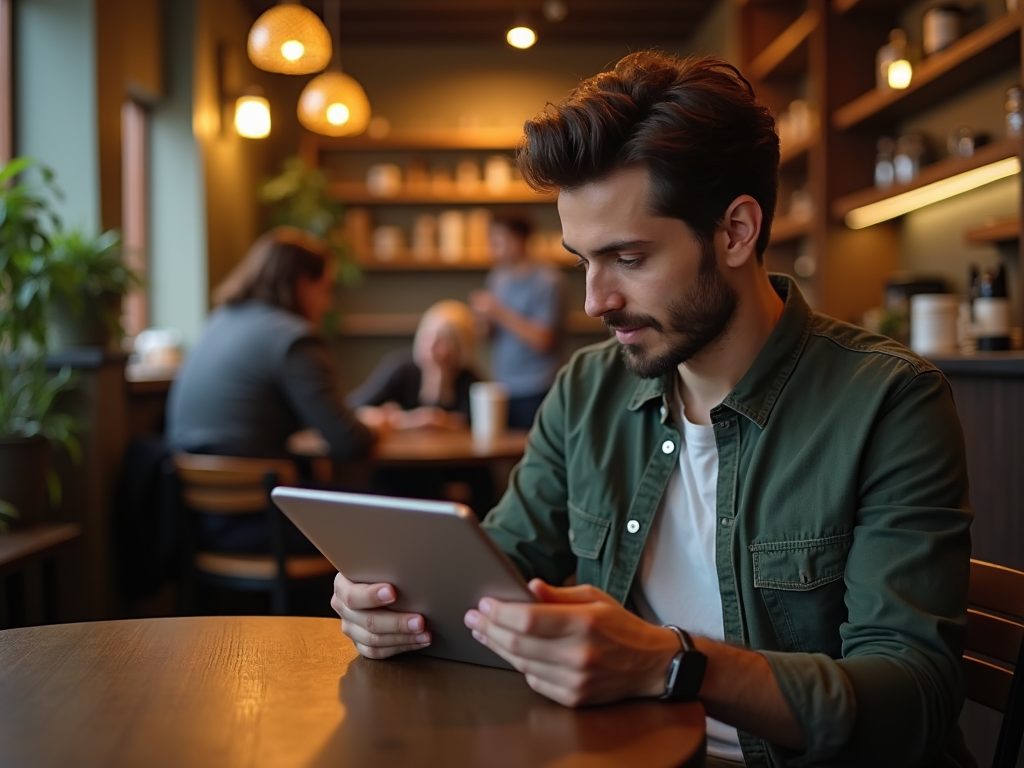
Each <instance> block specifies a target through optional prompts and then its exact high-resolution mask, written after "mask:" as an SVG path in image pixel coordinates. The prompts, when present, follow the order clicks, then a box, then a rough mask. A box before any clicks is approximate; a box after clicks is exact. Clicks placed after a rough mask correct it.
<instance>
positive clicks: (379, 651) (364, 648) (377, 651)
mask: <svg viewBox="0 0 1024 768" xmlns="http://www.w3.org/2000/svg"><path fill="white" fill-rule="evenodd" d="M428 645H430V643H420V644H407V645H392V646H386V647H385V646H376V645H363V644H362V643H356V644H355V646H356V652H358V653H359V655H360V656H362V657H364V658H367V659H390V658H391V657H392V656H397V655H398V654H400V653H408V652H409V651H418V650H420V649H421V648H426V647H427V646H428Z"/></svg>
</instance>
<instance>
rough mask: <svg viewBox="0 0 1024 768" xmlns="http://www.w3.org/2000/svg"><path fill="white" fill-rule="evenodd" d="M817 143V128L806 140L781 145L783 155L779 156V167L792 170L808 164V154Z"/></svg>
mask: <svg viewBox="0 0 1024 768" xmlns="http://www.w3.org/2000/svg"><path fill="white" fill-rule="evenodd" d="M817 145H818V131H817V130H812V131H811V135H810V136H809V137H808V138H807V139H805V140H804V141H794V142H790V143H789V144H783V145H782V147H781V150H782V151H781V156H780V157H779V168H780V169H786V170H790V169H799V168H800V167H803V166H806V165H807V157H808V155H809V154H810V153H811V150H812V149H813V148H814V147H816V146H817Z"/></svg>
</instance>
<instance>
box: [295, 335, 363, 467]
mask: <svg viewBox="0 0 1024 768" xmlns="http://www.w3.org/2000/svg"><path fill="white" fill-rule="evenodd" d="M281 389H282V391H283V393H284V397H285V399H286V400H287V401H288V405H289V406H290V407H291V408H292V410H293V411H294V412H295V413H296V415H297V416H298V418H299V421H300V422H301V423H302V425H303V427H314V428H316V429H317V430H319V432H320V434H322V435H323V436H324V439H325V440H326V441H327V443H328V444H329V445H330V446H331V456H333V457H334V458H336V459H343V460H344V459H355V458H359V457H362V456H364V455H366V453H368V452H369V450H370V447H371V446H372V445H373V442H374V434H373V432H371V431H370V429H369V428H368V427H367V426H366V425H365V424H363V423H362V422H361V421H359V419H357V418H356V416H355V414H354V413H353V412H352V411H351V410H350V409H349V408H348V407H347V406H346V405H345V403H344V401H343V400H342V398H341V394H340V393H339V391H338V388H337V384H336V381H335V376H334V369H333V366H332V364H331V357H330V351H329V350H328V349H327V345H326V344H325V343H324V341H323V340H322V339H319V338H315V337H308V336H307V337H305V338H302V339H299V340H298V341H296V342H295V343H293V344H292V345H291V346H290V347H289V349H288V352H287V354H286V356H285V365H284V369H283V371H282V373H281Z"/></svg>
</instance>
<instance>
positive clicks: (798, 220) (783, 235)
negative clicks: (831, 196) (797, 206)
mask: <svg viewBox="0 0 1024 768" xmlns="http://www.w3.org/2000/svg"><path fill="white" fill-rule="evenodd" d="M813 226H814V217H813V216H780V217H779V218H777V219H776V220H775V221H773V222H772V237H771V240H769V241H768V244H769V245H781V244H782V243H788V242H790V241H792V240H799V239H800V238H801V237H806V236H807V235H809V234H810V233H811V228H812V227H813Z"/></svg>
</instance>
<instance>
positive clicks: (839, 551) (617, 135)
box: [332, 53, 974, 766]
mask: <svg viewBox="0 0 1024 768" xmlns="http://www.w3.org/2000/svg"><path fill="white" fill-rule="evenodd" d="M778 164H779V142H778V137H777V135H776V133H775V125H774V120H773V119H772V116H771V114H770V112H769V111H768V110H767V109H766V108H765V107H763V106H761V105H760V104H759V103H758V102H757V101H756V99H755V96H754V94H753V91H752V89H751V87H750V85H749V84H748V83H747V81H746V80H744V79H743V78H742V77H741V76H740V74H739V73H738V72H737V71H736V70H735V69H734V68H733V67H732V66H731V65H729V64H726V63H725V62H722V61H718V60H713V59H691V60H685V61H682V60H677V59H673V58H669V57H665V56H662V55H659V54H654V53H636V54H631V55H630V56H627V57H626V58H624V59H623V60H621V61H620V62H619V63H618V64H617V65H616V66H615V68H614V69H613V70H612V71H610V72H605V73H602V74H600V75H597V76H595V77H593V78H591V79H589V80H587V81H585V82H584V83H582V84H581V85H580V86H579V87H578V88H577V89H576V90H575V91H574V92H573V93H572V94H571V95H570V96H569V97H568V98H567V99H566V100H565V101H564V102H563V103H561V104H560V105H559V106H557V107H552V108H549V109H548V110H546V111H544V112H542V113H541V114H540V115H538V116H537V117H536V118H534V119H533V120H531V121H529V122H527V124H526V140H525V145H524V147H523V149H522V152H521V154H520V165H521V168H522V170H523V174H524V176H525V178H526V179H528V180H529V182H530V183H531V184H532V185H533V186H534V187H535V188H538V189H555V190H557V191H558V193H559V198H558V209H559V214H560V216H561V219H562V228H563V235H564V239H565V244H566V246H567V247H568V248H569V249H570V250H571V251H573V252H575V253H576V254H577V255H578V256H579V257H580V262H581V264H582V265H583V267H584V268H585V269H586V272H587V299H586V311H587V313H588V314H590V315H592V316H594V317H601V318H602V319H603V320H604V321H605V323H606V324H607V325H608V327H609V328H611V329H612V330H613V331H614V333H615V336H616V338H615V339H613V340H609V341H608V342H606V343H603V344H598V345H595V346H592V347H589V348H587V349H584V350H581V351H580V352H578V353H577V354H576V355H575V356H574V357H573V359H572V360H571V361H570V362H569V364H568V365H567V366H566V367H565V368H564V369H563V370H562V372H561V373H560V375H559V378H558V380H557V382H556V383H555V386H554V388H553V389H552V391H551V394H550V395H549V396H548V398H547V399H546V400H545V401H544V406H543V407H542V409H541V411H540V413H539V414H538V417H537V424H536V426H535V427H534V429H533V431H532V432H531V436H530V443H529V447H528V449H527V451H526V455H525V456H524V458H523V460H522V462H521V463H520V464H519V466H518V467H517V469H516V470H515V472H514V473H513V475H512V477H511V479H510V481H509V488H508V491H507V492H506V494H505V496H504V497H503V498H502V500H501V501H500V502H499V504H498V506H497V507H496V508H495V509H494V510H492V511H491V513H490V515H489V516H488V518H487V520H486V522H485V524H484V525H485V527H486V529H487V530H488V532H489V533H490V535H491V536H492V537H493V539H494V541H495V542H496V543H497V544H498V545H499V546H500V547H501V548H502V549H503V550H504V551H505V552H506V553H507V554H508V555H509V556H510V557H511V558H512V560H513V561H514V562H515V563H516V565H517V566H518V567H519V569H520V570H521V571H522V573H523V574H524V575H525V576H527V577H529V578H532V579H533V581H531V590H532V591H533V593H534V594H535V595H536V597H537V598H538V602H537V603H535V604H523V603H518V604H516V603H505V602H502V601H499V600H495V599H490V598H487V599H484V600H483V601H482V602H481V604H480V605H479V606H478V608H477V609H474V610H471V611H469V612H468V613H467V614H466V624H467V625H468V626H469V627H470V628H472V631H473V632H474V635H475V636H476V638H477V639H478V640H479V641H480V642H482V643H484V644H485V645H487V646H488V647H489V648H492V649H493V650H495V651H496V652H497V653H499V654H500V655H501V656H503V657H504V658H506V659H508V660H509V661H510V662H511V663H512V664H513V665H514V666H515V667H516V668H517V669H519V670H520V671H521V672H523V673H524V674H525V676H526V680H527V682H528V683H529V685H530V686H531V687H533V688H534V689H535V690H537V691H539V692H540V693H542V694H544V695H546V696H548V697H550V698H552V699H554V700H556V701H559V702H562V703H563V704H566V705H568V706H579V705H584V704H591V703H600V702H608V701H616V700H620V699H626V698H631V697H638V696H647V697H663V698H668V699H675V698H684V699H685V698H696V699H699V700H700V701H701V702H702V703H703V705H704V707H705V709H706V711H707V714H708V716H709V720H708V753H709V759H708V762H709V765H728V764H730V762H732V763H746V764H747V765H758V766H765V765H771V766H817V765H836V766H838V765H844V766H869V765H889V766H965V765H972V764H974V761H973V759H972V758H971V757H970V755H969V754H968V753H967V751H966V749H965V748H964V746H963V741H962V739H961V738H960V732H959V728H958V726H957V724H956V723H957V717H958V715H959V713H960V707H961V703H962V696H963V690H962V683H961V676H960V668H959V663H960V656H961V652H962V647H963V640H964V631H965V620H966V603H967V582H968V572H969V558H970V548H971V543H970V534H969V526H970V523H971V518H972V515H971V512H970V509H969V506H968V501H967V473H966V468H965V460H964V446H963V438H962V434H961V429H960V424H959V422H958V420H957V415H956V411H955V409H954V406H953V401H952V397H951V394H950V390H949V386H948V384H947V382H946V381H945V380H944V378H943V377H942V375H941V374H940V373H939V371H938V370H937V369H936V368H935V367H934V366H932V365H930V364H929V363H928V362H927V361H925V360H923V359H922V358H920V357H918V356H917V355H914V354H913V353H911V352H909V351H908V350H906V349H904V348H903V347H901V346H899V345H898V344H896V343H894V342H892V341H890V340H889V339H887V338H883V337H880V336H875V335H872V334H870V333H868V332H866V331H864V330H862V329H860V328H856V327H854V326H851V325H847V324H845V323H842V322H839V321H836V320H833V319H831V318H828V317H825V316H823V315H820V314H818V313H816V312H814V311H812V310H811V309H810V308H809V307H808V305H807V303H806V302H805V301H804V299H803V297H802V296H801V295H800V292H799V290H798V289H797V287H796V285H795V284H794V283H793V281H792V280H790V279H789V278H786V277H782V276H776V275H771V276H769V275H768V273H767V271H766V270H765V267H764V265H763V262H762V257H763V254H764V251H765V248H766V247H767V244H768V238H769V233H770V229H771V221H772V215H773V213H774V211H775V203H776V189H777V184H778ZM574 573H575V574H576V576H577V579H578V582H579V586H573V587H559V586H557V585H559V584H563V583H564V582H565V580H566V579H567V577H569V576H570V575H571V574H574ZM394 598H395V592H394V588H393V587H392V586H391V585H383V584H372V585H366V584H353V583H352V582H349V581H347V580H346V579H345V578H344V576H342V575H340V574H339V576H338V577H337V579H336V582H335V597H334V600H333V603H332V604H333V605H334V607H335V610H336V611H338V612H339V613H340V615H341V616H342V619H343V622H342V628H343V629H344V631H345V632H346V633H347V634H348V635H349V636H350V637H351V638H353V640H355V642H356V644H357V648H358V649H359V651H360V653H362V654H364V655H368V656H373V657H385V656H389V655H391V654H393V653H396V652H399V651H403V650H407V649H410V648H418V647H422V646H423V645H425V644H427V643H429V642H430V632H429V629H430V628H429V626H425V625H424V619H423V617H421V616H418V615H410V614H403V613H399V612H388V611H386V610H380V608H382V607H386V606H387V605H389V604H390V603H391V602H392V601H393V600H394ZM627 608H628V609H627ZM371 625H372V627H373V632H374V634H372V635H371V634H370V633H369V632H368V631H367V627H368V626H371ZM666 625H673V627H674V628H672V627H669V626H666Z"/></svg>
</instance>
